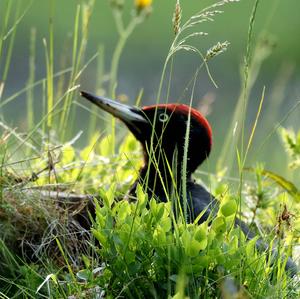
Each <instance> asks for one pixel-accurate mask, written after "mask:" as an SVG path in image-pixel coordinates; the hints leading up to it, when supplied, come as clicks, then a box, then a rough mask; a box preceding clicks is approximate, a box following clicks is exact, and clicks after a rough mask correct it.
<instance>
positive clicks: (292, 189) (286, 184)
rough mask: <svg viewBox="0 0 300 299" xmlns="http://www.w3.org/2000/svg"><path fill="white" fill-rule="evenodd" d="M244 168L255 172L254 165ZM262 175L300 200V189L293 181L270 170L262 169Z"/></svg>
mask: <svg viewBox="0 0 300 299" xmlns="http://www.w3.org/2000/svg"><path fill="white" fill-rule="evenodd" d="M244 170H247V171H251V172H255V169H254V168H252V167H247V168H244ZM262 175H264V176H266V177H267V178H269V179H271V180H272V181H274V182H275V183H276V184H277V185H278V186H280V187H281V188H283V189H284V190H285V191H286V192H288V193H289V194H290V195H291V196H292V197H293V198H294V199H295V200H296V201H297V202H300V191H299V189H298V188H297V187H296V186H295V185H294V184H293V183H292V182H290V181H288V180H286V179H285V178H283V177H282V176H280V175H278V174H276V173H274V172H272V171H268V170H262Z"/></svg>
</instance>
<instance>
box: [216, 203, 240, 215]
mask: <svg viewBox="0 0 300 299" xmlns="http://www.w3.org/2000/svg"><path fill="white" fill-rule="evenodd" d="M236 210H237V204H236V201H235V200H234V199H231V200H227V201H225V202H224V203H222V205H221V208H220V211H221V213H222V215H224V216H225V217H229V216H231V215H233V214H235V213H236Z"/></svg>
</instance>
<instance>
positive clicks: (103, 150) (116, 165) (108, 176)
mask: <svg viewBox="0 0 300 299" xmlns="http://www.w3.org/2000/svg"><path fill="white" fill-rule="evenodd" d="M112 142H113V141H112V138H111V136H110V135H107V136H104V137H102V139H101V140H100V141H99V137H98V136H96V135H95V136H94V137H93V138H91V140H90V142H89V144H88V145H87V146H86V147H85V148H83V149H82V150H80V151H78V150H77V149H75V148H74V147H73V146H72V145H71V144H65V145H63V146H62V147H57V146H52V147H53V148H54V149H53V150H51V151H50V153H51V157H52V160H53V162H54V165H53V169H52V171H49V167H50V166H49V163H50V161H49V150H47V149H46V148H47V147H49V146H48V145H47V146H45V149H44V153H45V154H44V155H43V156H42V157H41V158H40V159H37V160H35V162H34V164H33V165H32V169H31V171H30V172H28V174H27V176H28V177H29V176H31V173H32V171H33V172H34V173H38V174H39V175H38V177H37V180H36V183H37V184H39V185H44V184H57V183H63V184H66V185H72V186H73V189H74V190H76V191H78V192H83V191H84V192H87V193H92V194H96V193H97V192H98V190H99V187H101V188H104V187H108V186H110V184H111V182H112V181H114V182H116V184H117V186H118V191H119V192H121V193H125V192H126V190H127V189H128V188H129V186H130V185H131V184H132V182H133V181H134V179H135V178H136V174H137V173H138V169H139V167H140V166H141V159H140V158H139V156H140V155H139V154H140V150H139V146H138V142H137V141H136V140H135V138H134V137H133V136H132V135H131V134H130V135H127V137H126V138H124V140H123V142H122V143H121V144H120V146H119V149H118V152H117V153H116V154H115V155H113V154H112V148H113V147H112ZM41 170H44V171H41ZM99 182H101V186H99Z"/></svg>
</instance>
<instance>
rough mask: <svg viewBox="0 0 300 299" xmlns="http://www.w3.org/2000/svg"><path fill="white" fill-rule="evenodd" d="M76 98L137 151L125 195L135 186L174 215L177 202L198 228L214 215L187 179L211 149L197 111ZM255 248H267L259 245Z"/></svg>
mask: <svg viewBox="0 0 300 299" xmlns="http://www.w3.org/2000/svg"><path fill="white" fill-rule="evenodd" d="M81 95H82V96H83V97H84V98H86V99H88V100H89V101H90V102H92V103H94V104H95V105H97V106H98V107H99V108H101V109H103V110H105V111H107V112H109V113H110V114H112V115H113V116H115V117H117V118H119V119H120V120H121V121H122V122H124V124H125V125H126V126H127V127H128V129H129V130H130V131H131V133H132V134H133V135H134V136H135V138H136V139H137V140H138V141H139V142H140V143H141V145H142V148H143V152H144V162H145V163H144V166H143V167H142V168H141V170H140V173H139V177H138V179H137V181H136V182H135V183H134V184H133V186H132V188H131V189H130V195H133V196H134V195H135V189H136V186H137V184H140V185H141V186H142V187H143V189H144V191H145V192H146V193H147V194H148V195H149V198H151V197H153V198H155V199H156V200H159V201H164V202H166V201H169V200H171V201H172V202H173V208H174V213H175V214H177V213H178V205H177V203H178V202H179V203H180V207H181V208H182V207H185V209H181V211H182V210H184V212H185V213H184V215H183V216H184V217H185V218H186V220H187V221H188V222H194V221H195V219H197V221H198V222H199V223H201V222H203V221H205V220H207V219H208V217H209V215H214V214H215V212H216V211H217V208H218V201H217V200H216V199H215V198H214V196H213V195H212V194H210V193H209V192H208V191H207V190H206V189H205V188H204V187H203V186H201V185H199V184H197V183H195V182H194V180H193V179H192V174H193V172H194V171H195V170H196V169H197V168H198V166H200V165H201V164H202V163H203V161H204V160H205V159H206V158H207V157H208V156H209V154H210V151H211V147H212V129H211V127H210V125H209V123H208V121H207V120H206V118H205V117H204V116H203V115H202V114H201V113H200V112H199V111H197V110H196V109H193V108H191V107H189V106H187V105H183V104H159V105H152V106H146V107H143V108H137V107H133V106H128V105H124V104H121V103H118V102H116V101H113V100H110V99H107V98H104V97H98V96H95V95H92V94H90V93H88V92H84V91H82V92H81ZM176 199H178V200H176ZM199 215H201V217H198V216H199ZM197 217H198V218H200V219H198V218H197ZM235 224H236V226H239V227H240V228H241V230H242V231H243V232H244V234H245V235H246V237H247V238H248V239H252V238H253V237H254V236H255V235H254V234H253V233H252V232H251V231H250V229H249V228H248V226H247V225H246V224H245V223H244V222H243V221H241V220H239V219H238V218H236V220H235ZM256 244H257V247H260V248H261V247H263V248H264V249H266V248H267V246H265V244H264V243H263V242H262V241H261V240H258V241H257V243H256ZM286 269H287V270H289V271H290V273H291V274H292V275H294V274H296V272H297V267H296V265H295V264H294V263H293V261H292V260H290V259H289V260H288V262H287V264H286Z"/></svg>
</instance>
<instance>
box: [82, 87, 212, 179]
mask: <svg viewBox="0 0 300 299" xmlns="http://www.w3.org/2000/svg"><path fill="white" fill-rule="evenodd" d="M81 96H83V97H84V98H86V99H88V100H89V101H90V102H92V103H94V104H95V105H97V106H98V107H100V108H101V109H103V110H105V111H107V112H109V113H110V114H112V115H113V116H115V117H117V118H119V119H120V120H121V121H122V122H124V123H125V125H126V126H127V127H128V129H129V130H130V131H131V132H132V134H133V135H134V136H135V137H136V139H137V140H138V141H140V142H141V144H142V146H143V148H144V152H145V159H146V162H148V159H149V156H148V154H149V151H150V144H152V147H151V148H152V151H154V155H155V156H157V155H158V153H159V152H160V153H161V152H163V155H161V156H162V157H166V158H167V159H170V161H169V162H172V159H173V155H174V152H175V150H177V161H178V163H180V162H182V160H183V154H184V145H185V136H186V132H187V123H188V118H189V114H190V128H189V144H188V159H187V171H188V174H191V173H193V172H194V171H195V170H196V168H197V167H198V166H199V165H200V164H201V163H202V162H203V161H204V160H205V159H206V158H207V157H208V155H209V153H210V150H211V146H212V130H211V127H210V125H209V123H208V121H207V120H206V118H205V117H204V116H203V115H202V114H201V113H200V112H199V111H197V110H195V109H193V108H190V107H189V106H187V105H183V104H159V105H153V106H145V107H143V108H137V107H134V106H128V105H124V104H121V103H118V102H116V101H113V100H110V99H107V98H104V97H98V96H95V95H92V94H90V93H88V92H84V91H82V92H81ZM151 141H152V142H151ZM180 165H181V163H180Z"/></svg>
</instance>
